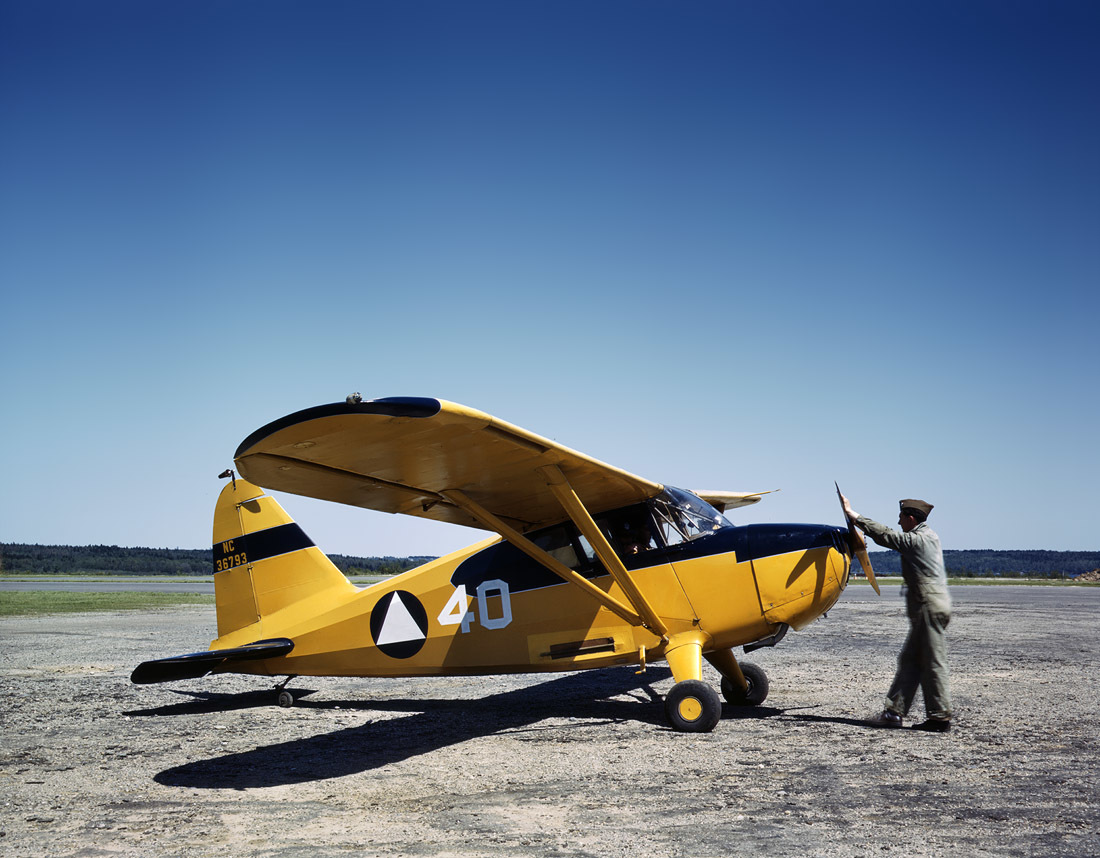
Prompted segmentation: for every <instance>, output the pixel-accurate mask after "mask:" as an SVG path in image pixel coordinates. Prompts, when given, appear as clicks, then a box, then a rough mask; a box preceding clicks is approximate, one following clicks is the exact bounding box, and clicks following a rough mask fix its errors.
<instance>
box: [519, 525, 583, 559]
mask: <svg viewBox="0 0 1100 858" xmlns="http://www.w3.org/2000/svg"><path fill="white" fill-rule="evenodd" d="M570 531H571V528H566V527H565V526H564V525H559V526H558V527H552V528H550V529H549V530H546V531H543V532H542V533H540V534H539V535H538V536H536V537H535V538H534V539H532V540H531V541H532V542H534V543H535V545H537V546H538V547H539V548H541V549H542V550H543V551H545V552H546V553H547V554H549V555H550V556H551V557H553V558H554V559H555V560H557V561H558V562H559V563H562V564H563V565H565V566H568V567H569V568H570V569H576V568H577V567H578V566H579V565H581V564H580V562H579V561H578V558H577V550H576V549H575V548H574V547H573V538H572V534H571V532H570Z"/></svg>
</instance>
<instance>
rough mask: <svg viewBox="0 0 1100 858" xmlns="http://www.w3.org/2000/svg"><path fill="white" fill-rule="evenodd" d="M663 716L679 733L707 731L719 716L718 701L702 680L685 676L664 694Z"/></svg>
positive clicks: (719, 707) (715, 724)
mask: <svg viewBox="0 0 1100 858" xmlns="http://www.w3.org/2000/svg"><path fill="white" fill-rule="evenodd" d="M665 717H666V718H668V723H669V724H671V725H672V729H673V730H679V731H680V732H681V733H709V732H710V731H711V730H713V729H714V728H715V726H717V724H718V721H719V720H720V719H721V717H722V701H720V700H719V699H718V692H716V691H715V690H714V689H713V688H711V687H710V686H709V685H707V684H706V683H705V682H702V681H700V680H698V679H685V680H684V681H683V682H677V683H676V684H675V685H674V686H672V690H671V691H669V692H668V694H667V695H665Z"/></svg>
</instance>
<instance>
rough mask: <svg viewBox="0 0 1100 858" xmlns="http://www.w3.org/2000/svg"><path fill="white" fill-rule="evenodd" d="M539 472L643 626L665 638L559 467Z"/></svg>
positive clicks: (654, 615) (665, 633)
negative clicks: (623, 594)
mask: <svg viewBox="0 0 1100 858" xmlns="http://www.w3.org/2000/svg"><path fill="white" fill-rule="evenodd" d="M539 473H540V474H541V475H542V478H543V479H544V480H546V485H547V486H549V487H550V491H552V492H553V493H554V497H556V498H557V499H558V502H559V503H560V504H561V505H562V508H563V509H564V510H565V511H566V513H567V514H568V515H569V517H570V518H571V519H572V520H573V524H575V525H577V529H578V530H580V532H581V533H582V534H584V537H585V538H586V539H587V540H588V542H589V544H590V545H591V546H592V547H593V548H594V549H595V551H596V555H597V556H598V557H599V558H600V562H601V563H602V564H603V566H604V568H605V569H606V570H607V571H608V572H609V573H610V575H611V577H612V578H614V579H615V583H616V584H618V585H619V587H620V589H622V591H623V593H625V594H626V597H627V599H629V600H630V604H631V605H633V606H634V610H636V611H637V612H638V614H639V615H640V616H641V618H642V625H643V626H645V627H646V628H647V629H649V630H650V631H651V632H653V633H654V634H656V635H660V636H661V637H662V638H667V637H668V627H667V626H666V625H665V624H664V621H662V620H661V618H660V617H659V616H657V612H656V611H654V610H653V606H652V605H650V604H649V602H648V601H647V600H646V597H645V595H644V594H643V593H642V591H641V590H639V589H638V585H637V584H636V583H634V579H633V578H631V577H630V573H629V572H628V571H627V570H626V567H625V566H624V565H623V561H622V560H620V559H619V555H618V554H616V553H615V549H613V548H612V547H611V543H609V542H608V541H607V537H605V536H604V535H603V533H602V532H601V531H600V529H599V528H598V527H597V526H596V522H595V521H593V520H592V516H591V515H590V514H589V512H588V510H587V509H586V508H585V506H584V504H583V503H581V499H580V498H579V497H577V493H576V492H575V491H573V487H572V486H571V485H570V484H569V480H568V478H567V477H566V476H565V474H564V473H562V470H561V468H559V467H558V466H557V465H545V466H543V467H541V468H539Z"/></svg>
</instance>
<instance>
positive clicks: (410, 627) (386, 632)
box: [375, 593, 425, 646]
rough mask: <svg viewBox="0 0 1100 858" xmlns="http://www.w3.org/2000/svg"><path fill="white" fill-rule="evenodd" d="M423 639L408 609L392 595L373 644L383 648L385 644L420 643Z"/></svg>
mask: <svg viewBox="0 0 1100 858" xmlns="http://www.w3.org/2000/svg"><path fill="white" fill-rule="evenodd" d="M424 638H425V635H424V632H422V631H420V626H418V625H417V624H416V620H414V619H413V618H412V614H410V613H409V609H408V608H406V607H405V603H404V602H402V601H401V597H400V596H399V595H398V594H397V593H394V594H393V598H392V599H390V606H389V608H387V609H386V619H384V620H383V621H382V628H381V629H380V630H379V632H378V639H377V640H376V641H375V643H376V644H378V646H385V645H386V644H394V643H405V642H406V641H422V640H424Z"/></svg>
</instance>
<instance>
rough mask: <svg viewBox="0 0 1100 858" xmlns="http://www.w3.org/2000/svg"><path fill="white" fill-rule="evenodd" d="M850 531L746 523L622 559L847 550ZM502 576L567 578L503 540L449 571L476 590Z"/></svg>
mask: <svg viewBox="0 0 1100 858" xmlns="http://www.w3.org/2000/svg"><path fill="white" fill-rule="evenodd" d="M847 540H848V531H847V529H846V528H843V527H834V526H832V525H826V524H745V525H741V526H740V527H727V528H723V529H722V530H719V531H717V532H715V533H712V534H711V535H709V536H704V537H701V538H699V539H695V540H692V541H691V542H684V543H681V544H680V545H674V546H672V547H670V548H658V549H654V550H652V551H647V552H645V553H644V554H638V555H635V556H633V557H624V558H622V560H623V563H624V565H625V566H626V568H627V569H631V570H633V569H641V568H645V567H647V566H660V565H663V564H665V563H680V562H683V561H685V560H694V559H696V558H699V557H710V556H711V555H715V554H735V555H736V558H737V562H739V563H743V562H745V561H746V560H758V559H760V558H762V557H772V556H775V555H777V554H789V553H791V552H792V551H809V550H811V549H814V548H835V549H836V550H837V551H840V552H842V553H845V554H846V553H848V542H847ZM575 571H576V572H578V573H580V574H581V575H583V576H584V577H585V578H590V579H591V578H598V577H601V576H603V575H606V574H607V572H606V571H605V570H604V568H603V567H602V566H600V565H598V564H597V565H595V566H589V567H585V568H578V569H576V570H575ZM494 579H498V580H501V581H505V582H506V583H507V584H508V590H509V592H512V593H521V592H523V591H524V590H538V589H541V588H543V587H553V586H555V585H557V584H564V583H565V582H564V581H563V580H562V579H561V578H559V577H558V576H557V575H555V574H554V573H553V572H551V571H550V570H549V569H547V568H546V567H545V566H543V565H542V564H541V563H539V562H538V561H536V560H533V559H532V558H530V557H528V556H527V555H526V554H524V553H523V552H522V551H520V550H519V549H518V548H516V547H515V546H514V545H512V544H510V543H508V542H499V543H497V544H496V545H491V546H490V547H488V548H486V549H484V550H483V551H479V552H478V553H477V554H474V555H473V556H471V557H468V558H467V559H466V560H465V561H463V562H462V563H461V564H459V567H458V568H457V569H456V570H455V571H454V573H453V574H452V575H451V584H452V585H453V586H455V587H457V586H458V585H459V584H465V585H466V586H467V587H471V588H476V587H477V586H478V585H479V584H481V583H482V582H483V581H490V580H494Z"/></svg>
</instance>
